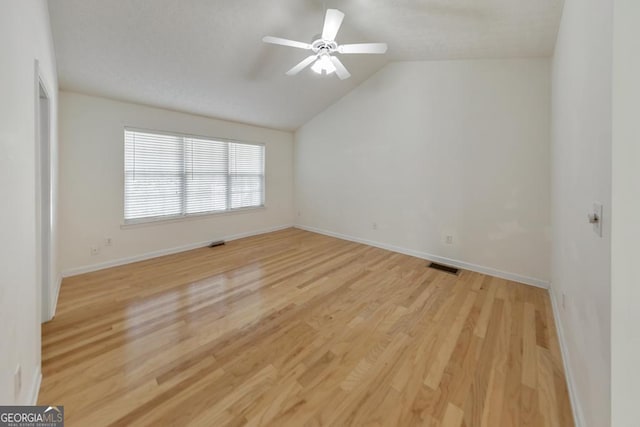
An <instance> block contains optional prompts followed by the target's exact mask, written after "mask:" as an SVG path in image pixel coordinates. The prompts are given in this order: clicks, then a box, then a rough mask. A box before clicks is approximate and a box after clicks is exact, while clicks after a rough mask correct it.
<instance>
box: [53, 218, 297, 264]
mask: <svg viewBox="0 0 640 427" xmlns="http://www.w3.org/2000/svg"><path fill="white" fill-rule="evenodd" d="M291 227H293V224H285V225H279V226H276V227H270V228H263V229H261V230H252V231H248V232H245V233H238V234H232V235H229V236H222V237H216V238H214V239H209V240H205V241H202V242H197V243H190V244H188V245H182V246H176V247H173V248H167V249H160V250H157V251H153V252H147V253H145V254H141V255H134V256H131V257H126V258H118V259H114V260H110V261H105V262H101V263H98V264H92V265H87V266H83V267H76V268H70V269H67V270H64V271H63V272H62V277H71V276H77V275H78V274H85V273H91V272H93V271H98V270H103V269H105V268H111V267H117V266H120V265H125V264H131V263H132V262H138V261H144V260H147V259H151V258H157V257H160V256H164V255H171V254H176V253H178V252H184V251H190V250H192V249H198V248H202V247H205V246H207V245H209V244H210V243H211V242H212V241H214V240H224V241H226V242H230V241H232V240H237V239H242V238H244V237H251V236H257V235H260V234H265V233H271V232H274V231H279V230H284V229H286V228H291Z"/></svg>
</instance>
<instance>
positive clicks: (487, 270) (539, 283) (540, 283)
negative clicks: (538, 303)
mask: <svg viewBox="0 0 640 427" xmlns="http://www.w3.org/2000/svg"><path fill="white" fill-rule="evenodd" d="M295 227H296V228H299V229H301V230H306V231H311V232H313V233H318V234H324V235H326V236H331V237H336V238H338V239H342V240H349V241H351V242H356V243H362V244H364V245H369V246H375V247H376V248H381V249H386V250H388V251H392V252H398V253H401V254H405V255H410V256H414V257H416V258H422V259H425V260H429V261H434V262H438V263H441V264H447V265H450V266H453V267H458V268H462V269H464V270H471V271H475V272H477V273H482V274H487V275H489V276H494V277H500V278H501V279H506V280H510V281H513V282H518V283H524V284H525V285H531V286H535V287H538V288H543V289H548V288H549V282H547V281H546V280H541V279H536V278H533V277H527V276H522V275H519V274H515V273H509V272H506V271H501V270H496V269H495V268H491V267H484V266H481V265H476V264H471V263H468V262H464V261H458V260H455V259H451V258H445V257H442V256H438V255H433V254H429V253H426V252H421V251H416V250H413V249H406V248H402V247H399V246H394V245H388V244H386V243H380V242H374V241H372V240H367V239H361V238H359V237H354V236H349V235H346V234H341V233H335V232H333V231H328V230H322V229H319V228H315V227H309V226H306V225H301V224H296V225H295Z"/></svg>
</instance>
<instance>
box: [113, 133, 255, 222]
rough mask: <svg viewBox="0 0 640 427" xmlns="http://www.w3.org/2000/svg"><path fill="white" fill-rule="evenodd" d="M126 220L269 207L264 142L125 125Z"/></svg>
mask: <svg viewBox="0 0 640 427" xmlns="http://www.w3.org/2000/svg"><path fill="white" fill-rule="evenodd" d="M124 135H125V137H124V146H125V156H124V172H125V180H124V181H125V184H124V219H125V222H136V221H139V220H145V219H162V218H172V217H181V216H188V215H197V214H203V213H210V212H224V211H230V210H234V209H242V208H248V207H259V206H263V205H264V146H263V145H256V144H243V143H238V142H229V141H220V140H215V139H209V138H203V137H195V136H190V135H179V134H166V133H156V132H151V131H141V130H132V129H125V132H124Z"/></svg>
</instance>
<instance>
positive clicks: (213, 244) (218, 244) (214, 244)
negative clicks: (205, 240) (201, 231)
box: [209, 240, 224, 248]
mask: <svg viewBox="0 0 640 427" xmlns="http://www.w3.org/2000/svg"><path fill="white" fill-rule="evenodd" d="M222 245H224V240H216V241H215V242H211V244H210V245H209V247H210V248H215V247H217V246H222Z"/></svg>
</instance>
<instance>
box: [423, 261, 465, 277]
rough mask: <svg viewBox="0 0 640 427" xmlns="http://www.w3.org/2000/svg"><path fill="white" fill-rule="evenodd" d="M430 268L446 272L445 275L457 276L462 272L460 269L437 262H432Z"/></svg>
mask: <svg viewBox="0 0 640 427" xmlns="http://www.w3.org/2000/svg"><path fill="white" fill-rule="evenodd" d="M429 268H435V269H436V270H440V271H444V272H445V273H451V274H455V275H456V276H457V275H458V273H459V272H460V269H458V268H455V267H450V266H448V265H444V264H438V263H437V262H432V263H431V264H429Z"/></svg>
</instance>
